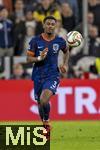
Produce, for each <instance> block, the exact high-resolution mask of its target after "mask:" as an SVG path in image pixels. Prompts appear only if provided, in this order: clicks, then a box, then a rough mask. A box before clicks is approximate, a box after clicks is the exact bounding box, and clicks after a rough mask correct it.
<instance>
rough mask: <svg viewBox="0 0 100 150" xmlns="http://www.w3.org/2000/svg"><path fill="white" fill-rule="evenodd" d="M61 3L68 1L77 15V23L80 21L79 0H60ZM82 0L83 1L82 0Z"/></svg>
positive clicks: (75, 15)
mask: <svg viewBox="0 0 100 150" xmlns="http://www.w3.org/2000/svg"><path fill="white" fill-rule="evenodd" d="M58 1H59V2H60V3H61V4H62V3H68V4H69V5H70V7H71V9H72V11H73V14H74V17H75V25H77V24H78V23H79V8H78V2H77V0H58ZM81 2H82V1H81Z"/></svg>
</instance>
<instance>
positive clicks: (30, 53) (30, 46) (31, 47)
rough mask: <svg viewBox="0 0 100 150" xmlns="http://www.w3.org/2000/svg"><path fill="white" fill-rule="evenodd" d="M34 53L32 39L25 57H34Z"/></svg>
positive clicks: (34, 48)
mask: <svg viewBox="0 0 100 150" xmlns="http://www.w3.org/2000/svg"><path fill="white" fill-rule="evenodd" d="M35 51H36V40H35V39H32V40H31V41H30V42H29V48H28V50H27V55H30V56H34V55H35Z"/></svg>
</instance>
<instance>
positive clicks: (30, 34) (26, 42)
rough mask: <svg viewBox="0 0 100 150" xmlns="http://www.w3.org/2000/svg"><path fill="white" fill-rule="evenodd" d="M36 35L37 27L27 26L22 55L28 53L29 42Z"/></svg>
mask: <svg viewBox="0 0 100 150" xmlns="http://www.w3.org/2000/svg"><path fill="white" fill-rule="evenodd" d="M34 36H35V27H33V26H27V28H26V35H25V40H24V51H23V53H22V55H24V56H25V55H26V50H27V49H28V48H29V42H30V40H31V39H32V37H34Z"/></svg>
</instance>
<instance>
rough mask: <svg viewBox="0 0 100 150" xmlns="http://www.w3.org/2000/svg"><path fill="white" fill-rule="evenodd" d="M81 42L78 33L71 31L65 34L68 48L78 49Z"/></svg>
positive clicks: (80, 36) (81, 38)
mask: <svg viewBox="0 0 100 150" xmlns="http://www.w3.org/2000/svg"><path fill="white" fill-rule="evenodd" d="M82 41H83V37H82V35H81V33H79V32H78V31H71V32H69V33H68V34H67V42H68V45H69V46H70V47H78V46H79V45H81V44H82Z"/></svg>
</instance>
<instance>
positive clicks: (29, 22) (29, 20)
mask: <svg viewBox="0 0 100 150" xmlns="http://www.w3.org/2000/svg"><path fill="white" fill-rule="evenodd" d="M25 26H26V28H27V27H28V26H31V27H33V28H36V21H35V20H34V19H33V12H32V11H31V10H28V11H26V13H25Z"/></svg>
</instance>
